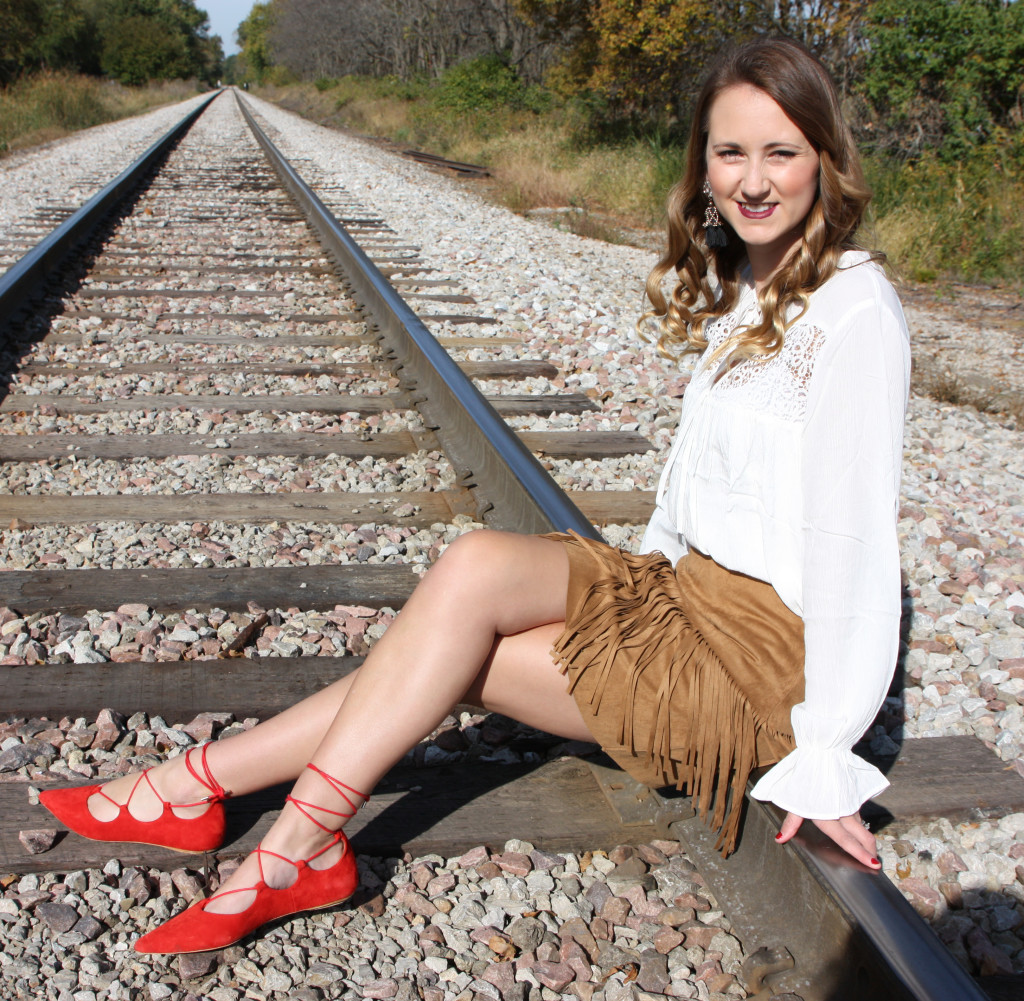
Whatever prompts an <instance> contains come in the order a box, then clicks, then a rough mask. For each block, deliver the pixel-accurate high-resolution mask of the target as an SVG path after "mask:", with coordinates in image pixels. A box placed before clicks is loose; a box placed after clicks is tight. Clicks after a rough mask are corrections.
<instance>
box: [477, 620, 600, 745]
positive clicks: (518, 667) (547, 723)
mask: <svg viewBox="0 0 1024 1001" xmlns="http://www.w3.org/2000/svg"><path fill="white" fill-rule="evenodd" d="M564 626H565V623H564V622H552V623H548V624H547V625H543V626H536V627H534V628H532V629H526V630H524V631H523V632H520V633H515V634H514V635H512V636H501V637H498V639H497V640H496V641H495V643H494V646H493V648H492V649H491V653H490V656H489V657H488V658H487V660H486V661H485V662H484V665H483V667H482V668H481V670H480V673H479V674H478V675H477V676H476V678H475V679H474V681H473V683H472V684H471V685H470V687H469V689H468V691H467V692H466V695H465V701H466V702H468V703H470V704H471V705H479V706H482V707H483V708H484V709H487V710H489V711H490V712H498V713H501V714H502V715H503V716H510V717H511V718H512V719H517V720H519V721H520V722H522V723H526V724H527V725H529V726H533V727H536V728H537V729H538V730H546V731H547V732H548V733H554V734H558V735H559V736H560V737H567V738H570V739H573V740H593V739H594V738H593V737H592V736H591V734H590V731H589V730H588V729H587V725H586V723H585V722H584V718H583V716H582V715H581V714H580V710H579V708H578V707H577V705H576V701H575V699H573V697H572V696H571V695H570V694H569V691H568V682H567V680H566V678H565V676H564V675H563V674H562V673H561V672H560V671H559V669H558V665H557V664H556V663H555V661H554V659H553V658H552V656H551V647H552V646H553V644H554V642H555V640H556V639H557V638H558V636H559V634H560V633H561V632H562V629H563V628H564Z"/></svg>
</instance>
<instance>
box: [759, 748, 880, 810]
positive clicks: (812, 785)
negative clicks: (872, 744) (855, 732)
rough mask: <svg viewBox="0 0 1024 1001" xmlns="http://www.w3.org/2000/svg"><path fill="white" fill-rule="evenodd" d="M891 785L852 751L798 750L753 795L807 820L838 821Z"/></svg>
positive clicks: (765, 779)
mask: <svg viewBox="0 0 1024 1001" xmlns="http://www.w3.org/2000/svg"><path fill="white" fill-rule="evenodd" d="M888 785H889V780H888V779H887V778H886V777H885V776H884V775H883V774H882V773H881V772H880V771H879V770H878V769H877V768H875V766H874V765H871V764H868V762H866V761H865V760H864V759H863V758H860V757H858V756H857V755H856V754H854V753H853V752H852V751H848V750H843V749H841V748H824V749H823V748H807V747H798V748H797V749H796V750H795V751H792V752H790V753H789V754H787V755H786V757H784V758H783V759H782V760H781V761H780V762H779V763H778V764H777V765H775V766H774V767H773V768H772V769H771V770H770V771H768V773H767V774H766V775H764V776H763V777H762V778H761V780H760V781H759V782H758V783H757V785H755V786H754V788H753V789H752V790H751V793H750V795H751V796H753V797H754V798H755V799H763V800H770V801H771V802H772V803H774V804H775V805H776V806H779V807H781V808H782V809H783V810H786V811H787V812H789V813H795V814H796V815H797V816H798V817H804V818H806V819H808V820H835V819H837V818H838V817H846V816H849V815H850V814H852V813H856V812H857V811H858V810H859V809H860V807H861V804H862V803H863V802H864V801H865V800H868V799H871V797H872V796H877V795H878V794H879V793H880V792H881V791H882V790H883V789H885V788H887V787H888Z"/></svg>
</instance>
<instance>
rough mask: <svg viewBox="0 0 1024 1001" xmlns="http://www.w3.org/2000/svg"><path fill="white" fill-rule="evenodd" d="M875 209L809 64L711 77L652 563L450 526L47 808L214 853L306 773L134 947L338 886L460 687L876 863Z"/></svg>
mask: <svg viewBox="0 0 1024 1001" xmlns="http://www.w3.org/2000/svg"><path fill="white" fill-rule="evenodd" d="M868 197H869V196H868V193H867V192H866V190H865V189H864V186H863V182H862V179H861V174H860V169H859V165H858V161H857V156H856V151H855V149H854V146H853V143H852V140H851V138H850V134H849V132H848V130H847V128H846V126H845V125H844V124H843V121H842V118H841V115H840V112H839V106H838V102H837V99H836V95H835V92H834V90H833V88H832V84H831V82H830V81H829V79H828V76H827V74H826V73H825V71H824V70H823V69H822V67H821V66H820V64H819V63H818V62H817V61H816V60H815V59H813V57H811V56H810V55H808V54H807V52H806V51H805V50H804V49H802V48H801V47H800V46H798V45H796V44H795V43H792V42H788V41H784V40H760V41H755V42H752V43H750V44H748V45H746V46H743V47H740V48H738V49H736V50H734V51H733V52H731V53H730V54H728V55H727V56H725V57H723V58H722V59H721V60H720V61H719V63H718V65H717V66H716V67H715V69H714V70H713V71H712V74H711V76H710V78H709V79H708V81H707V83H706V85H705V87H704V89H703V90H702V92H701V94H700V96H699V98H698V101H697V107H696V110H695V115H694V123H693V128H692V133H691V141H690V146H689V153H688V158H687V164H686V169H685V174H684V177H683V180H682V181H681V182H680V184H679V185H677V187H676V189H675V190H674V191H673V194H672V196H671V199H670V203H669V220H670V221H669V249H668V251H667V253H666V255H665V257H664V258H663V259H662V260H661V261H660V262H659V264H658V266H657V267H656V268H655V270H654V272H653V273H652V275H651V277H650V279H649V281H648V295H649V297H650V299H651V301H652V303H653V306H654V312H655V313H656V314H657V315H659V316H660V318H661V330H662V342H663V346H664V347H665V348H666V349H668V348H671V347H672V346H683V347H684V348H692V349H696V350H700V351H702V352H703V354H702V356H701V358H700V361H699V363H698V365H697V368H696V370H695V373H694V376H693V379H692V381H691V384H690V387H689V389H688V390H687V393H686V399H685V402H684V407H683V414H682V419H681V424H680V431H679V435H678V436H677V440H676V442H675V444H674V446H673V448H672V452H671V455H670V458H669V462H668V464H667V467H666V469H665V473H664V475H663V477H662V482H661V486H660V488H659V496H658V506H657V511H656V513H655V515H654V517H653V519H652V521H651V523H650V525H649V526H648V529H647V533H646V536H645V539H644V547H643V548H644V550H645V551H646V552H647V553H648V555H646V556H639V557H637V556H632V555H629V554H623V553H619V552H618V551H617V550H614V549H611V548H610V547H607V546H603V545H601V544H598V543H591V542H588V541H584V540H580V539H577V538H574V537H570V536H562V535H554V536H543V537H520V536H515V535H508V534H504V533H500V532H477V533H473V534H470V535H468V536H464V537H462V538H460V539H459V540H458V541H456V542H455V543H454V544H453V545H452V546H451V547H449V549H448V550H447V551H446V553H445V554H444V556H443V557H442V558H441V559H440V560H439V561H438V563H437V564H436V565H435V566H434V567H433V568H432V569H431V570H430V571H429V573H428V574H427V575H426V577H425V578H424V580H423V582H422V583H421V584H420V586H419V587H418V588H417V590H416V591H415V593H414V594H413V595H412V597H411V598H410V600H409V602H408V603H407V604H406V606H405V608H404V609H403V611H402V614H401V615H400V616H399V617H398V619H397V620H396V621H395V623H394V624H393V625H392V626H391V628H390V629H389V630H388V632H387V633H386V634H385V635H384V636H383V637H382V638H381V639H380V641H379V642H378V643H377V644H376V646H375V647H374V648H373V650H372V652H371V653H370V656H369V657H368V658H367V660H366V662H365V664H364V665H363V667H362V668H361V669H360V670H359V671H358V672H356V673H355V674H353V675H350V676H349V677H346V678H344V679H342V680H340V681H338V682H336V683H335V684H334V685H332V686H331V687H329V688H327V689H325V690H324V691H321V692H318V693H317V694H315V695H313V696H311V697H310V698H308V699H306V700H305V701H304V702H301V703H300V704H298V705H297V706H294V707H293V708H291V709H289V710H288V711H286V712H284V713H282V714H281V715H279V716H277V717H275V718H273V719H270V720H268V721H267V722H265V723H263V724H261V725H260V726H258V727H256V728H255V729H253V730H251V731H249V732H247V733H244V734H241V735H239V736H237V737H233V738H231V739H230V740H224V741H220V742H217V743H214V744H207V745H205V746H204V747H203V748H202V749H201V751H200V752H199V753H198V754H196V753H192V754H190V755H186V756H183V757H178V758H175V759H172V760H171V761H169V762H167V763H165V764H163V765H161V766H160V767H158V768H156V769H153V770H152V771H150V772H148V773H145V774H143V775H141V776H128V777H125V778H122V779H118V780H116V781H113V782H110V783H109V784H107V785H106V786H104V787H103V789H102V790H98V789H97V787H86V788H85V789H78V790H57V791H48V792H45V793H43V794H42V797H41V799H42V801H43V803H44V805H45V806H47V807H48V808H49V809H50V810H51V811H52V812H53V813H54V814H56V815H57V816H58V817H59V818H60V819H61V820H62V821H64V823H66V824H67V825H68V826H69V827H71V828H72V829H74V830H76V831H78V832H79V833H81V834H84V835H85V836H87V837H92V838H98V839H101V840H111V841H122V840H133V841H139V842H144V843H152V844H160V845H165V846H167V847H171V848H180V849H184V850H204V849H212V848H215V847H217V846H218V845H219V844H220V842H221V839H222V837H223V829H224V819H223V807H222V805H221V801H222V800H223V798H224V797H225V796H227V795H239V794H243V793H247V792H251V791H254V790H256V789H259V788H262V787H265V786H268V785H271V784H274V783H277V782H282V781H285V780H296V781H295V786H294V789H293V792H292V794H291V795H290V796H289V797H288V799H287V802H286V804H285V806H284V808H283V809H282V811H281V814H280V816H279V818H278V820H277V821H276V822H275V823H274V825H273V826H272V827H271V829H270V830H269V831H268V833H267V835H266V837H265V838H264V839H263V842H262V843H261V845H260V846H259V847H258V848H257V849H256V850H255V851H254V852H253V853H252V854H251V855H250V856H249V857H248V858H247V859H246V860H245V861H244V862H243V863H242V865H241V866H240V867H239V869H238V870H237V871H236V872H235V874H233V875H232V876H231V878H230V879H228V880H227V881H226V882H225V884H224V885H223V887H221V889H220V891H219V892H218V893H216V894H215V895H214V896H212V897H211V898H209V899H207V900H204V901H201V902H199V903H197V904H195V905H193V906H192V907H190V908H189V909H187V910H186V911H184V912H182V913H181V914H179V915H178V916H177V917H175V918H173V919H172V920H171V921H169V922H168V923H167V924H165V925H163V926H162V927H160V928H158V929H156V930H155V931H153V932H150V933H149V934H147V935H145V936H143V937H142V938H141V939H140V940H139V941H138V942H137V943H136V948H137V949H138V950H139V951H142V952H157V953H167V952H190V951H202V950H206V949H214V948H220V947H222V946H225V945H227V944H229V943H231V942H234V941H236V940H238V939H240V938H242V937H243V936H245V935H247V934H248V933H250V932H251V931H253V930H254V929H256V928H257V927H259V926H260V925H261V924H263V923H265V922H267V921H270V920H272V919H274V918H277V917H280V916H283V915H286V914H292V913H296V912H298V911H302V910H308V909H312V908H316V907H322V906H327V905H330V904H332V903H337V902H340V901H342V900H344V899H346V898H347V897H348V896H349V895H350V894H351V893H352V892H353V891H354V889H355V887H356V883H357V876H356V868H355V862H354V859H353V856H352V854H351V852H350V851H349V849H348V844H347V841H346V840H345V837H344V834H343V833H342V831H341V828H342V825H343V824H344V822H345V821H346V820H347V819H348V818H349V817H351V816H352V815H353V814H354V813H355V812H356V810H358V808H359V807H360V805H361V804H362V803H363V802H365V801H366V799H367V795H368V793H369V792H370V791H371V790H372V789H373V787H374V785H375V784H376V782H377V781H378V779H380V777H381V776H382V775H383V774H384V773H385V772H386V771H387V770H388V769H389V768H390V767H391V766H392V765H393V764H395V763H396V762H397V761H398V760H399V759H400V758H401V757H402V756H403V755H404V754H405V752H406V751H407V750H408V749H409V748H410V747H411V746H412V745H413V744H415V743H416V742H417V741H419V740H421V739H422V738H423V737H424V736H425V735H426V734H428V733H430V731H431V730H432V729H434V727H435V726H436V725H437V724H438V723H439V722H440V720H441V719H442V718H443V717H444V716H445V715H446V714H447V713H448V712H449V710H450V709H451V707H452V706H453V705H454V704H455V703H457V702H460V701H465V702H469V703H473V704H476V705H481V706H484V707H486V708H487V709H490V710H493V711H497V712H501V713H504V714H506V715H509V716H512V717H514V718H516V719H519V720H521V721H523V722H525V723H528V724H530V725H532V726H535V727H538V728H541V729H544V730H548V731H550V732H552V733H556V734H560V735H563V736H565V737H568V738H576V739H581V740H588V739H593V738H594V737H596V738H597V739H598V740H599V741H600V742H601V743H602V745H603V746H604V747H605V748H606V749H607V750H608V751H609V752H610V753H611V754H612V755H613V756H615V757H616V758H617V760H618V761H619V762H620V763H621V764H623V766H624V767H626V768H627V769H628V770H630V771H631V772H632V773H633V774H635V775H637V776H638V777H640V778H642V779H643V780H645V781H648V782H651V783H655V784H664V783H666V782H681V783H686V784H688V785H689V786H690V787H691V789H692V790H693V791H694V792H695V794H696V796H697V798H698V801H699V805H700V807H701V810H702V813H703V814H704V815H705V816H707V815H708V813H709V812H712V811H713V817H712V822H713V823H714V824H716V825H717V826H719V827H721V828H722V841H723V843H724V844H725V846H726V848H728V847H729V846H730V845H731V843H732V841H733V840H734V837H735V830H736V825H737V823H738V813H739V804H740V801H741V795H740V794H741V792H742V789H743V784H744V782H745V780H746V778H747V775H748V774H749V771H750V769H751V768H752V767H753V766H754V765H758V764H770V763H772V762H776V761H778V762H779V763H778V764H776V765H775V767H774V768H772V769H771V770H770V771H769V772H768V773H767V775H766V776H765V777H764V778H762V779H761V781H760V782H759V783H758V784H757V786H756V788H755V790H754V795H756V796H758V797H761V798H766V799H771V800H773V801H774V802H775V803H777V804H778V805H779V806H781V807H782V808H783V809H784V810H786V811H788V814H787V817H786V820H785V822H784V823H783V825H782V829H781V831H780V832H779V835H778V840H779V841H780V842H782V841H787V840H789V838H791V837H792V836H793V835H794V834H795V833H796V831H797V829H798V828H799V826H800V824H801V823H802V822H803V820H804V819H805V818H809V819H812V820H813V821H814V822H815V823H816V824H817V825H818V826H819V827H820V828H821V829H822V830H823V831H824V832H825V833H826V834H827V835H828V836H830V837H831V838H832V839H833V840H834V841H835V842H836V843H837V844H838V845H839V846H840V847H842V848H843V849H845V850H846V851H847V852H848V853H849V854H850V855H851V856H853V857H854V858H855V859H857V860H859V861H860V862H862V863H864V864H867V865H870V866H873V867H876V868H877V866H878V861H877V859H875V857H874V839H873V837H872V836H871V834H870V833H869V832H868V831H867V830H866V829H865V828H864V827H863V826H862V824H861V823H860V820H859V817H858V809H859V807H860V805H861V803H862V802H863V801H864V800H865V799H867V798H868V797H870V796H872V795H875V794H877V793H878V792H879V791H880V790H881V789H882V788H884V786H885V784H886V783H885V780H884V778H882V776H881V775H880V774H879V773H878V772H877V771H876V770H875V769H874V768H872V767H871V766H869V765H868V764H867V763H865V762H863V761H861V760H860V759H858V758H856V757H854V756H853V755H852V754H851V753H850V748H851V747H852V745H853V743H854V742H855V740H856V739H857V738H858V737H859V736H860V735H861V733H862V732H863V731H864V730H865V729H866V727H867V726H868V725H869V724H870V722H871V720H872V718H873V717H874V715H875V713H876V712H877V710H878V708H879V706H880V704H881V701H882V699H883V698H884V696H885V692H886V688H887V685H888V681H889V678H890V676H891V673H892V669H893V666H894V663H895V659H896V653H897V646H898V623H899V614H900V573H899V561H898V553H897V546H896V528H895V516H896V504H897V495H898V488H899V468H900V448H901V442H902V424H903V415H904V410H905V406H906V397H907V380H908V370H909V351H908V336H907V330H906V325H905V323H904V321H903V317H902V313H901V310H900V307H899V303H898V301H897V299H896V297H895V294H894V293H893V291H892V288H891V287H890V285H889V284H888V282H887V281H886V280H885V278H884V276H883V274H882V272H881V270H880V268H879V266H878V265H877V263H875V260H874V259H873V258H872V256H871V255H869V254H867V253H865V252H863V251H859V250H857V249H856V247H855V244H854V243H853V234H854V232H855V230H856V228H857V225H858V223H859V221H860V218H861V214H862V212H863V209H864V207H865V205H866V203H867V200H868ZM672 268H675V270H676V271H677V273H678V280H677V281H676V283H675V287H674V288H673V290H672V293H671V299H670V301H666V299H665V298H664V296H663V293H662V291H661V281H662V279H663V278H664V276H665V275H666V274H667V273H668V271H669V270H670V269H672ZM663 554H664V555H663ZM673 564H675V569H673ZM428 630H429V634H428V632H427V631H428ZM424 635H429V636H430V642H429V643H425V642H424V641H423V637H424ZM560 668H561V672H564V673H566V674H567V675H568V677H569V687H570V691H566V682H565V679H564V678H563V676H562V673H561V672H560ZM368 734H372V739H367V735H368ZM359 790H364V791H359ZM730 799H731V801H732V806H731V808H730V807H729V800H730Z"/></svg>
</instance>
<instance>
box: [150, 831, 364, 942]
mask: <svg viewBox="0 0 1024 1001" xmlns="http://www.w3.org/2000/svg"><path fill="white" fill-rule="evenodd" d="M338 842H341V843H342V846H343V848H344V854H343V855H342V856H341V858H340V859H338V861H337V862H335V863H334V865H332V866H331V867H330V868H327V869H314V868H313V867H312V866H311V865H310V864H309V863H310V862H312V861H313V859H315V858H317V857H318V856H320V855H323V853H324V852H326V851H327V850H328V849H329V848H332V847H333V846H334V845H336V844H338ZM264 855H273V856H274V857H275V858H279V859H283V860H284V861H285V862H290V863H291V864H292V865H293V866H295V868H296V869H297V870H298V875H297V876H296V878H295V882H294V883H292V885H291V886H287V887H284V888H282V889H275V888H274V887H272V886H267V884H266V882H265V881H264V879H263V859H262V857H263V856H264ZM256 856H257V860H258V861H259V865H260V881H259V882H258V883H257V884H256V885H255V886H246V887H242V888H240V889H237V890H225V891H224V892H223V893H215V894H214V895H213V896H212V897H208V898H207V899H205V900H200V901H198V902H196V903H195V904H193V905H192V906H191V907H189V908H187V909H186V910H184V911H182V912H181V913H180V914H178V915H176V916H175V917H173V918H171V920H170V921H168V922H167V923H166V924H163V925H161V926H160V927H159V928H156V929H154V930H153V931H151V932H149V933H148V934H147V935H143V936H142V938H140V939H139V940H138V941H137V942H136V943H135V951H136V952H146V953H183V952H208V951H210V950H211V949H223V948H224V947H225V946H229V945H231V944H232V943H234V942H237V941H238V940H239V939H242V938H245V936H246V935H248V934H250V932H254V931H255V930H256V929H257V928H259V927H260V926H261V925H265V924H266V923H267V922H268V921H274V920H276V919H277V918H283V917H286V916H287V915H289V914H299V913H301V912H302V911H315V910H320V909H322V908H324V907H331V906H332V905H334V904H340V903H343V902H344V901H346V900H348V898H349V897H351V896H352V894H353V893H355V891H356V887H357V886H358V885H359V873H358V870H357V868H356V859H355V855H354V854H353V853H352V849H351V847H350V846H349V843H348V839H347V838H346V837H345V834H344V832H342V831H337V832H335V834H334V836H333V837H332V838H331V840H330V841H329V842H328V843H327V844H326V845H325V846H324V847H323V848H321V849H320V850H319V851H318V852H315V853H314V854H313V855H310V856H309V858H304V859H299V860H298V861H295V860H294V859H290V858H287V857H286V856H284V855H278V854H277V852H272V851H270V850H269V849H266V848H263V847H262V846H259V847H257V848H256ZM250 890H255V891H256V898H255V899H254V900H253V902H252V903H251V904H250V905H249V906H248V907H247V908H246V909H245V910H244V911H239V912H238V913H237V914H217V913H214V912H213V911H210V910H208V907H209V904H210V902H211V901H213V900H216V899H217V898H218V897H226V896H228V894H231V893H246V892H248V891H250Z"/></svg>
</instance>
